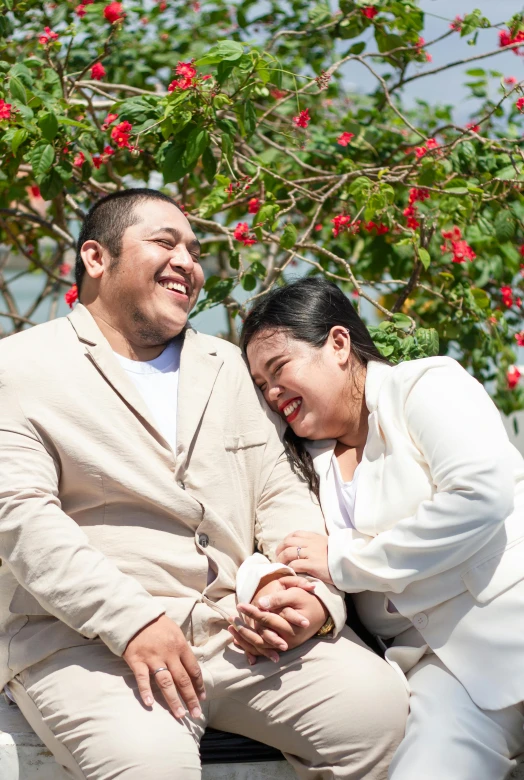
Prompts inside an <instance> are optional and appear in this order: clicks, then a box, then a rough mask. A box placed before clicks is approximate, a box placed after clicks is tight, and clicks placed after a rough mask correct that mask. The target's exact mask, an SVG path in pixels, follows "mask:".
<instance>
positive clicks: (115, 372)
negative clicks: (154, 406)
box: [68, 303, 171, 450]
mask: <svg viewBox="0 0 524 780" xmlns="http://www.w3.org/2000/svg"><path fill="white" fill-rule="evenodd" d="M68 319H69V321H70V322H71V325H72V326H73V328H74V329H75V331H76V334H77V336H78V338H79V340H80V342H82V344H83V345H84V348H85V351H86V354H87V355H88V357H89V359H90V360H91V361H92V363H93V364H94V365H95V366H96V368H97V369H98V371H99V372H100V373H101V374H102V376H103V377H104V379H105V380H106V381H107V382H108V384H110V385H111V387H112V388H113V390H114V391H115V392H116V393H117V394H118V395H119V396H120V398H121V399H122V400H123V401H124V403H125V404H126V405H127V406H129V407H130V409H132V411H133V412H134V413H135V414H136V415H137V416H138V417H139V418H140V419H141V421H142V423H143V424H144V425H146V427H147V428H149V429H150V432H151V433H152V434H153V436H154V437H155V438H156V439H158V441H159V442H160V443H161V444H163V445H164V446H165V447H167V448H168V449H169V450H171V447H170V446H169V444H168V443H167V442H166V440H165V439H164V437H163V436H162V434H161V433H160V431H159V430H158V428H157V427H156V424H155V422H154V420H153V418H152V416H151V414H150V412H149V408H148V406H147V404H146V402H145V401H144V399H143V397H142V395H141V394H140V393H139V391H138V390H137V389H136V387H135V386H134V384H133V382H132V381H131V380H130V379H129V377H128V376H127V374H126V372H125V371H124V369H123V368H122V366H121V365H120V363H119V362H118V360H117V359H116V357H115V356H114V354H113V350H112V349H111V347H110V345H109V342H108V341H107V339H106V338H105V336H104V335H103V334H102V332H101V330H100V328H99V327H98V325H97V324H96V322H95V320H94V318H93V317H92V315H91V314H90V312H89V311H88V309H86V307H85V306H83V305H82V304H81V303H77V304H76V306H75V308H74V309H73V311H72V312H71V314H69V315H68Z"/></svg>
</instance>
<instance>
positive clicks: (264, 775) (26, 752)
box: [0, 697, 524, 780]
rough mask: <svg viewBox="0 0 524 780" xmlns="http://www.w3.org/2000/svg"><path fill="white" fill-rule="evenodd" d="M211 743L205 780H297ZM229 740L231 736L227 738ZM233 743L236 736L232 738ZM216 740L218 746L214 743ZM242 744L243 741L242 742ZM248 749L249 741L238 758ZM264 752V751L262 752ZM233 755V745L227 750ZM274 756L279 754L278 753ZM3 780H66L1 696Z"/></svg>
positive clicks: (520, 778)
mask: <svg viewBox="0 0 524 780" xmlns="http://www.w3.org/2000/svg"><path fill="white" fill-rule="evenodd" d="M209 736H210V738H211V739H209V740H208V743H210V745H209V747H208V754H209V755H210V756H212V757H213V758H214V762H213V763H206V751H205V749H203V751H202V753H203V755H202V760H203V770H202V780H296V774H295V772H294V771H293V769H292V768H291V766H290V765H289V764H288V763H287V762H286V761H281V760H271V761H254V762H253V761H250V760H249V759H245V758H244V760H242V759H240V762H238V760H235V761H231V760H230V761H226V762H223V761H222V760H221V759H220V748H219V742H220V741H221V737H220V736H219V734H218V732H212V733H211V734H210V735H209ZM224 736H225V737H226V741H227V736H229V735H224ZM231 738H232V741H234V740H235V737H234V736H233V735H231ZM213 740H215V744H213ZM251 744H252V745H254V746H255V747H254V749H252V753H254V754H255V755H256V754H257V752H258V751H260V748H257V743H251ZM239 745H241V742H239ZM246 749H249V745H248V743H247V741H246V744H244V745H243V746H242V747H241V749H240V752H239V755H242V754H243V753H245V751H246ZM262 752H263V750H262ZM226 753H228V754H229V756H231V746H229V747H228V748H227V750H226ZM274 755H277V756H278V754H276V752H275V753H274ZM522 762H523V763H521V764H520V765H519V766H518V767H517V768H516V769H515V770H514V772H513V773H512V774H511V775H510V777H509V778H508V780H524V755H523V756H522ZM0 778H1V780H67V778H66V776H65V774H63V773H62V771H61V770H60V768H59V767H58V765H57V764H56V763H55V761H54V759H53V756H52V755H51V753H50V752H49V751H48V750H47V748H45V747H44V745H42V743H41V741H40V739H39V738H38V737H37V736H36V734H35V733H34V732H33V731H32V729H31V727H30V726H29V724H28V723H27V721H26V720H25V718H24V717H23V715H22V713H21V712H20V710H19V709H18V707H15V706H8V705H7V702H5V700H4V699H3V697H0Z"/></svg>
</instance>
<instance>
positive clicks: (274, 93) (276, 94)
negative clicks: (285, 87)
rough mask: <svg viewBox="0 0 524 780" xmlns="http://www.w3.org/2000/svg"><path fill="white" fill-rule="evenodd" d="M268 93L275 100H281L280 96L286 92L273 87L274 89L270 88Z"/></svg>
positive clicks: (283, 96) (284, 95)
mask: <svg viewBox="0 0 524 780" xmlns="http://www.w3.org/2000/svg"><path fill="white" fill-rule="evenodd" d="M269 94H270V95H271V97H272V98H274V99H275V100H282V98H285V97H286V95H287V92H283V91H282V90H281V89H276V87H275V89H272V90H271V92H270V93H269Z"/></svg>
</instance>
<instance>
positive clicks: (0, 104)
mask: <svg viewBox="0 0 524 780" xmlns="http://www.w3.org/2000/svg"><path fill="white" fill-rule="evenodd" d="M10 118H11V103H6V102H5V100H0V121H1V120H2V119H10Z"/></svg>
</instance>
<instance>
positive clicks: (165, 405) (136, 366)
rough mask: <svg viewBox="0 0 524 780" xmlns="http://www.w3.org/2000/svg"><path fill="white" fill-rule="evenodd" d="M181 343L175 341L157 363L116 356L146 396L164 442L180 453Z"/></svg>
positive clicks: (156, 360)
mask: <svg viewBox="0 0 524 780" xmlns="http://www.w3.org/2000/svg"><path fill="white" fill-rule="evenodd" d="M181 348H182V347H181V344H180V343H179V341H171V342H170V343H169V344H168V345H167V347H166V348H165V349H164V351H163V352H162V354H161V355H159V356H158V357H157V358H155V359H154V360H147V361H144V362H142V361H140V360H130V359H129V358H125V357H122V355H119V354H118V353H117V352H115V356H116V358H117V360H118V362H119V363H120V365H121V366H122V368H123V369H124V371H125V372H126V374H127V375H128V377H129V378H130V379H131V381H132V382H133V384H134V385H135V386H136V388H137V390H138V391H139V393H140V394H141V395H142V397H143V399H144V401H145V402H146V404H147V407H148V409H149V411H150V412H151V416H152V418H153V420H154V421H155V423H156V426H157V428H158V430H159V431H160V433H161V434H162V436H163V437H164V439H165V440H166V441H167V442H168V444H170V445H171V449H172V450H173V452H176V415H177V405H178V404H177V401H178V397H177V396H178V373H179V370H180V352H181Z"/></svg>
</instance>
